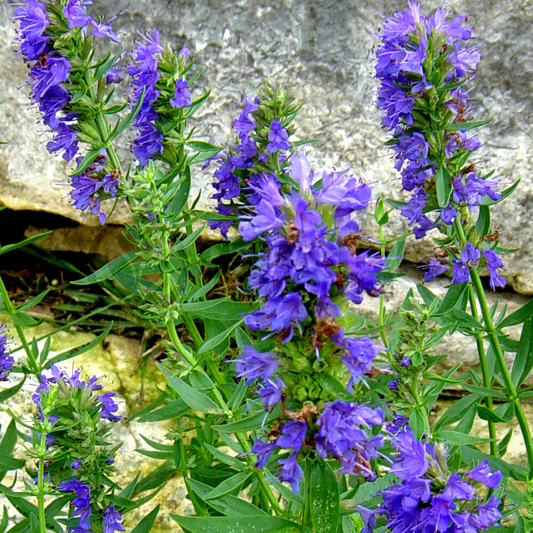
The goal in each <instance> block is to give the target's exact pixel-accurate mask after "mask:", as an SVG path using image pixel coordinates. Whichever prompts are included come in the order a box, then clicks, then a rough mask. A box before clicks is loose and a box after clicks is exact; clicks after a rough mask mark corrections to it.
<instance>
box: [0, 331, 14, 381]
mask: <svg viewBox="0 0 533 533" xmlns="http://www.w3.org/2000/svg"><path fill="white" fill-rule="evenodd" d="M5 328H6V326H5V325H4V324H0V381H6V380H7V377H8V376H9V373H10V372H11V369H12V368H13V365H14V364H15V359H13V356H11V355H9V348H8V346H7V335H6V333H5Z"/></svg>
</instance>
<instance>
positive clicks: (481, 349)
mask: <svg viewBox="0 0 533 533" xmlns="http://www.w3.org/2000/svg"><path fill="white" fill-rule="evenodd" d="M468 297H469V299H470V309H471V310H472V316H473V317H474V318H475V319H476V320H477V321H478V322H479V313H478V310H477V304H476V297H475V294H474V288H473V287H472V284H471V283H469V284H468ZM475 338H476V345H477V351H478V354H479V363H480V365H481V374H482V375H483V386H484V387H485V388H486V389H490V388H492V380H491V378H490V372H489V365H488V363H487V355H486V353H485V345H484V344H483V334H482V333H481V332H476V334H475ZM485 405H486V406H487V408H488V409H490V410H491V411H492V408H493V402H492V396H487V397H486V398H485ZM487 424H488V425H489V437H490V439H491V440H490V454H491V455H492V456H494V457H498V443H497V441H496V425H495V424H494V422H492V421H491V420H488V421H487Z"/></svg>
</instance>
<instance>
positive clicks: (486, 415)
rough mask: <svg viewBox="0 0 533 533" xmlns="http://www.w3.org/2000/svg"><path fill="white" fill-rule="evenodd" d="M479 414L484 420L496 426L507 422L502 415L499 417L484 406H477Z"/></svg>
mask: <svg viewBox="0 0 533 533" xmlns="http://www.w3.org/2000/svg"><path fill="white" fill-rule="evenodd" d="M477 414H478V415H479V418H481V419H482V420H487V421H489V422H495V423H496V424H499V423H502V422H506V420H504V419H503V418H502V417H501V416H500V415H498V414H497V413H495V412H494V411H491V410H490V409H489V408H488V407H485V406H484V405H478V406H477Z"/></svg>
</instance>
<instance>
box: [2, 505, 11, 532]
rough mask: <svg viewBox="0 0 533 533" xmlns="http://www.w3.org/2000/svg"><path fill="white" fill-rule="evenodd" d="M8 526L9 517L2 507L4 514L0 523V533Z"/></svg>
mask: <svg viewBox="0 0 533 533" xmlns="http://www.w3.org/2000/svg"><path fill="white" fill-rule="evenodd" d="M8 525H9V515H8V514H7V509H6V506H5V505H4V512H3V514H2V521H1V522H0V533H4V531H5V530H6V529H7V526H8Z"/></svg>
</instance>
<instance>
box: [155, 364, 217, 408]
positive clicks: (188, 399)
mask: <svg viewBox="0 0 533 533" xmlns="http://www.w3.org/2000/svg"><path fill="white" fill-rule="evenodd" d="M157 367H158V368H159V370H161V372H163V374H164V375H165V377H166V378H167V381H168V382H169V384H170V386H171V387H172V388H173V389H174V390H175V391H176V392H177V393H178V396H179V397H180V398H181V399H182V400H183V401H184V402H185V403H186V404H187V405H188V406H189V407H190V408H191V409H196V410H197V411H201V412H202V413H205V412H206V411H209V410H219V407H218V405H217V404H216V403H215V402H214V401H213V400H212V399H211V398H210V397H209V396H207V395H206V394H204V393H203V392H200V391H197V390H195V389H193V388H192V387H191V386H190V385H187V383H185V382H184V381H183V380H181V379H180V378H179V377H177V376H174V375H172V374H171V373H170V371H169V370H168V369H167V368H165V367H164V366H162V365H160V364H159V363H158V364H157Z"/></svg>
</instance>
